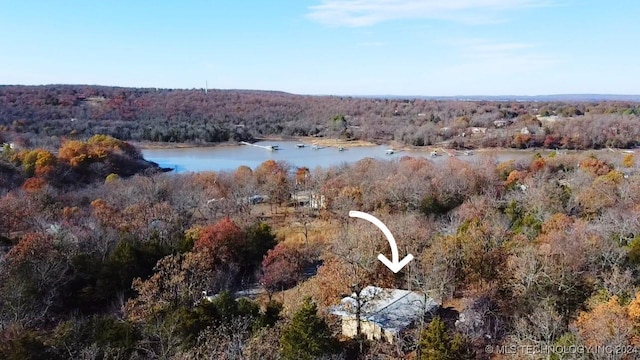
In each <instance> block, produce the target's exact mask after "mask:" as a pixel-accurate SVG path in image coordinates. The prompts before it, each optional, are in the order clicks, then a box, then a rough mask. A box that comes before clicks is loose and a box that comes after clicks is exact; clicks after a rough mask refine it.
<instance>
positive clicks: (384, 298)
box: [331, 286, 438, 343]
mask: <svg viewBox="0 0 640 360" xmlns="http://www.w3.org/2000/svg"><path fill="white" fill-rule="evenodd" d="M356 299H357V300H356ZM358 303H359V304H360V320H359V322H360V331H361V333H362V334H363V335H365V336H366V337H367V339H369V340H374V339H376V340H379V339H385V340H386V341H388V342H389V343H393V341H394V338H395V337H397V336H398V335H399V334H400V333H401V332H402V331H403V330H405V329H407V328H408V327H410V326H411V325H412V324H414V323H415V322H417V321H419V320H421V319H423V318H424V316H425V314H427V313H429V312H432V311H435V310H436V309H437V308H438V305H437V304H436V302H435V301H434V300H433V299H431V298H429V297H427V296H426V295H424V294H419V293H417V292H413V291H409V290H401V289H383V288H379V287H376V286H367V287H366V288H364V289H362V291H361V292H360V295H359V296H356V294H355V293H354V294H352V295H351V296H348V297H345V298H343V299H342V301H341V302H340V305H336V306H334V307H333V308H332V309H331V313H332V314H334V315H338V316H340V317H341V318H342V335H344V336H347V337H351V338H353V337H355V336H357V331H358V319H357V318H356V312H357V308H358Z"/></svg>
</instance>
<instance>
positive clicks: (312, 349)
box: [280, 297, 336, 360]
mask: <svg viewBox="0 0 640 360" xmlns="http://www.w3.org/2000/svg"><path fill="white" fill-rule="evenodd" d="M317 312H318V308H317V307H316V304H315V303H314V302H312V301H311V298H310V297H306V298H305V299H304V303H303V304H302V307H301V308H300V309H299V310H298V311H297V312H296V313H295V314H294V315H293V318H292V319H291V322H290V323H289V324H288V325H287V327H286V328H285V329H284V331H283V334H282V337H281V338H280V355H281V357H282V358H283V359H301V360H303V359H313V358H315V357H317V356H320V355H323V354H327V353H331V352H333V351H334V350H335V348H336V347H335V341H334V339H333V338H332V337H331V334H330V332H329V327H328V326H327V323H326V322H325V321H324V320H323V319H321V318H320V317H319V316H318V313H317Z"/></svg>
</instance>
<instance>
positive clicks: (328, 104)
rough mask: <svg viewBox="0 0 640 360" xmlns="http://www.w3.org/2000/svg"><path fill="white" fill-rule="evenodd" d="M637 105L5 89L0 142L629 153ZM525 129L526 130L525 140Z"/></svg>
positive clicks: (0, 96) (0, 90) (639, 134)
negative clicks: (342, 141) (100, 140)
mask: <svg viewBox="0 0 640 360" xmlns="http://www.w3.org/2000/svg"><path fill="white" fill-rule="evenodd" d="M638 114H640V105H639V104H638V103H633V102H615V101H591V102H580V101H570V102H538V101H530V102H524V101H515V100H514V101H481V100H476V101H456V100H446V101H444V100H425V99H398V98H392V99H384V98H359V97H336V96H301V95H292V94H287V93H281V92H267V91H245V90H209V91H207V92H205V91H204V90H196V89H194V90H171V89H136V88H116V87H102V86H85V85H50V86H0V126H1V128H0V135H2V133H4V137H10V138H11V139H12V140H13V139H14V138H16V140H17V141H18V142H27V143H28V142H33V143H35V144H38V145H47V144H52V145H53V146H58V145H59V142H60V138H74V137H80V138H88V137H90V136H92V135H95V134H106V135H111V136H113V137H115V138H118V139H121V140H148V141H160V142H191V143H203V142H206V143H216V142H224V141H228V140H237V141H239V140H251V139H253V138H256V137H262V136H268V135H277V136H325V137H343V138H348V139H362V140H369V141H373V142H379V143H381V142H389V141H397V142H399V143H401V144H407V145H416V146H424V145H431V144H436V143H443V142H444V143H445V145H448V146H451V147H492V146H503V147H516V148H524V147H533V146H544V147H548V148H576V149H586V148H601V147H605V146H610V147H620V148H629V147H633V146H637V145H638V143H639V140H638V139H639V138H640V126H638ZM525 128H526V130H524V129H525Z"/></svg>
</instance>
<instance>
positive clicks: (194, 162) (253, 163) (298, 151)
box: [142, 141, 535, 172]
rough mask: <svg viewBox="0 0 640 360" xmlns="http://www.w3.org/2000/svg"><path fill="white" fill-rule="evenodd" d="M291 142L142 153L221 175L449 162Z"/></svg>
mask: <svg viewBox="0 0 640 360" xmlns="http://www.w3.org/2000/svg"><path fill="white" fill-rule="evenodd" d="M297 144H299V143H298V142H295V141H260V142H257V143H255V144H254V145H259V146H273V145H275V146H277V147H278V150H274V151H270V150H267V149H265V148H262V147H257V146H249V145H238V146H213V147H192V148H173V149H143V150H142V155H143V156H144V158H145V159H147V160H149V161H153V162H156V163H158V164H159V165H160V166H162V167H167V168H172V169H174V170H175V171H177V172H198V171H221V170H235V169H236V168H238V167H239V166H241V165H246V166H249V167H251V168H252V169H255V168H256V167H258V166H259V165H260V164H261V163H263V162H265V161H267V160H276V161H277V160H285V161H287V162H289V163H291V164H293V165H294V166H298V167H300V166H306V167H308V168H310V169H314V168H316V167H318V166H321V167H329V166H332V165H339V164H342V163H352V162H356V161H358V160H362V159H364V158H367V157H371V158H377V159H387V160H388V159H399V158H401V157H402V156H412V157H426V158H429V159H430V160H433V161H436V162H440V161H446V159H448V158H449V156H448V155H447V154H445V153H444V152H443V151H442V150H438V153H439V154H440V155H443V156H436V157H433V156H431V150H426V149H425V150H411V151H398V152H394V153H393V154H388V153H387V150H389V149H390V148H389V147H388V146H385V145H378V146H361V147H352V148H345V149H344V150H343V151H340V150H339V149H338V148H336V147H325V148H320V149H317V150H316V149H314V148H313V147H312V146H311V144H305V146H304V147H302V148H298V147H297ZM534 153H535V152H534V151H515V150H503V151H499V152H492V153H473V154H472V155H463V154H462V152H458V154H460V155H461V156H458V158H460V159H463V160H465V161H477V160H478V159H479V158H481V157H484V156H489V154H491V155H492V156H495V157H496V160H498V161H506V160H511V159H527V158H531V156H533V154H534Z"/></svg>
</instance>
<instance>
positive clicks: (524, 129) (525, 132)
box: [520, 126, 531, 135]
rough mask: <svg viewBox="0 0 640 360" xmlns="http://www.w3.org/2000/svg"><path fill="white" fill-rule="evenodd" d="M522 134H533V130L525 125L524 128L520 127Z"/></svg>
mask: <svg viewBox="0 0 640 360" xmlns="http://www.w3.org/2000/svg"><path fill="white" fill-rule="evenodd" d="M520 134H522V135H529V134H531V131H529V128H528V127H526V126H525V127H523V128H522V129H520Z"/></svg>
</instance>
